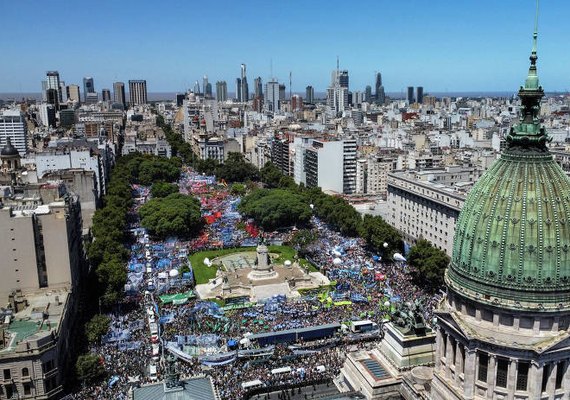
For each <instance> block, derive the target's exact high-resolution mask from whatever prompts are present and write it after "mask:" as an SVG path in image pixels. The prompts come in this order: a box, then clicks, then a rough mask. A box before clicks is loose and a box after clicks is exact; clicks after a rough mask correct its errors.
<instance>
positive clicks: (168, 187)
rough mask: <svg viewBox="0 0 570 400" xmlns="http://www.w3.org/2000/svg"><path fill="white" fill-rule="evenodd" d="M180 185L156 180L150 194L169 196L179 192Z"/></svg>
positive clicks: (155, 196) (153, 195) (154, 196)
mask: <svg viewBox="0 0 570 400" xmlns="http://www.w3.org/2000/svg"><path fill="white" fill-rule="evenodd" d="M178 191H179V188H178V185H176V184H174V183H168V182H156V183H153V184H152V187H151V188H150V194H151V195H152V197H153V198H157V197H167V196H168V195H171V194H173V193H178Z"/></svg>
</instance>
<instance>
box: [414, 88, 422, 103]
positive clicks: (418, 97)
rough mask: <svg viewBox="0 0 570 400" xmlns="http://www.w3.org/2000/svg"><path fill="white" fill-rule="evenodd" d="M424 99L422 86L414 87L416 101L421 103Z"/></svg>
mask: <svg viewBox="0 0 570 400" xmlns="http://www.w3.org/2000/svg"><path fill="white" fill-rule="evenodd" d="M423 101H424V88H423V87H422V86H418V87H417V88H416V103H420V104H422V103H423Z"/></svg>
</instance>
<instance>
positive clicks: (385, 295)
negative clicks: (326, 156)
mask: <svg viewBox="0 0 570 400" xmlns="http://www.w3.org/2000/svg"><path fill="white" fill-rule="evenodd" d="M179 187H180V191H181V192H182V193H186V194H190V195H194V196H196V197H197V198H198V199H199V200H200V203H201V207H202V213H203V216H204V217H205V219H206V222H207V224H206V227H205V229H204V231H203V233H202V234H201V235H200V236H199V237H198V238H195V239H193V240H190V241H181V240H178V239H176V238H170V239H168V240H164V241H157V240H154V239H153V238H151V237H149V235H148V234H147V232H146V231H145V229H144V228H142V227H141V226H140V223H139V220H138V217H137V210H138V208H139V207H140V206H141V205H142V204H144V203H145V202H146V201H147V200H148V199H149V197H150V191H149V188H147V187H141V186H137V187H134V188H133V189H134V193H135V195H134V196H135V198H136V201H135V205H134V207H133V210H132V214H131V218H130V223H131V224H130V228H131V232H132V234H133V236H134V238H135V244H133V245H132V247H131V260H130V261H129V263H128V266H127V268H128V283H127V285H126V293H125V294H126V296H125V300H124V301H123V302H122V303H121V304H120V305H119V306H118V307H117V308H116V309H115V310H114V312H113V313H111V314H109V317H110V318H111V326H110V330H109V332H108V333H107V335H105V336H104V337H102V338H101V342H100V343H97V344H94V345H92V347H91V348H90V351H91V352H93V353H94V354H97V355H99V356H100V358H101V363H102V364H103V366H104V367H105V370H106V371H108V378H107V379H106V381H105V382H102V383H101V384H100V385H97V386H89V387H84V388H83V389H82V390H81V391H80V392H79V393H77V394H76V395H75V398H77V399H124V398H127V397H126V396H127V393H128V392H129V390H130V389H131V388H132V387H134V386H137V385H142V384H146V383H149V382H154V381H158V380H161V379H162V378H163V377H164V371H165V365H164V357H163V356H164V354H165V353H166V352H168V351H169V349H170V348H177V349H180V351H184V352H186V354H188V355H189V356H188V357H184V358H183V359H181V358H179V359H178V361H177V363H176V365H177V370H178V371H179V372H180V373H181V375H182V377H190V376H194V375H197V374H206V375H209V376H210V377H211V378H212V379H213V381H214V383H215V386H216V390H217V391H218V393H219V395H220V397H221V398H222V399H226V398H232V399H234V398H235V399H239V398H245V397H247V394H248V393H249V390H250V389H249V388H247V387H243V385H242V384H243V383H244V382H248V381H253V380H259V381H260V382H261V386H262V387H266V388H270V387H277V386H279V387H282V386H283V385H300V384H303V383H307V384H311V383H312V382H315V381H323V380H330V379H332V378H333V377H334V376H336V375H338V373H339V371H340V367H341V366H342V364H343V362H344V357H345V354H346V350H347V347H348V346H354V341H351V342H350V343H348V342H346V343H345V342H343V341H342V340H340V339H339V338H338V337H337V338H333V339H334V340H335V341H334V346H322V344H323V343H319V345H318V346H316V350H314V351H311V352H310V353H311V354H310V355H307V354H303V353H300V354H296V353H292V352H291V350H290V349H288V348H287V347H286V346H279V345H278V346H277V347H276V348H275V350H274V351H272V354H271V355H265V356H263V357H259V358H255V357H245V358H236V359H235V360H232V362H229V363H226V364H224V365H219V366H211V365H210V366H208V365H204V363H203V362H201V356H203V355H207V354H212V353H214V354H215V353H224V352H228V351H229V350H230V346H228V343H231V342H232V341H233V342H234V343H237V342H239V341H240V339H242V338H244V337H246V336H247V335H249V334H255V333H260V332H271V331H279V330H285V329H292V328H303V327H309V326H316V325H321V324H326V323H330V322H339V323H341V322H346V321H351V320H352V321H354V320H362V319H370V320H372V321H374V322H376V323H377V324H378V325H380V324H381V323H382V321H383V320H384V319H385V318H387V317H388V318H389V315H390V310H391V307H393V305H394V304H397V303H400V302H408V301H414V300H421V301H423V303H424V310H425V315H424V317H425V319H426V321H427V322H428V323H429V322H430V321H431V318H432V315H431V312H432V309H433V306H434V302H435V301H436V300H437V298H436V297H434V296H433V295H429V294H427V293H424V292H423V291H422V290H420V289H418V288H417V287H415V286H414V285H413V284H412V282H411V280H410V278H409V276H408V274H407V271H406V268H407V267H406V265H405V263H401V262H400V263H394V262H389V261H384V260H387V259H388V258H389V255H373V254H370V253H369V252H368V251H367V250H366V247H365V243H364V241H363V240H362V239H359V238H346V237H343V236H342V235H340V234H339V233H338V232H335V231H334V230H332V229H330V228H329V227H328V226H327V225H326V224H325V223H323V222H322V221H320V220H319V219H318V218H316V217H313V218H312V220H311V225H312V228H311V229H312V231H313V233H314V234H315V236H316V238H317V239H316V240H315V241H314V242H313V243H311V244H309V245H308V246H307V247H306V248H305V249H304V251H305V252H306V254H307V255H308V257H307V258H308V259H310V261H311V262H312V263H314V264H315V266H316V267H317V268H318V269H319V270H320V271H321V272H322V273H323V274H324V275H326V276H327V277H328V278H329V279H330V280H331V285H330V286H329V287H327V288H323V289H316V290H313V291H312V292H311V291H309V292H307V293H304V294H303V295H302V296H300V297H298V298H294V299H287V298H284V297H276V298H272V299H268V300H267V301H265V302H259V303H257V304H251V303H244V304H243V306H240V307H225V308H224V307H220V306H219V305H218V304H216V303H214V302H209V301H204V300H200V299H196V298H195V296H194V295H193V292H192V288H193V284H194V283H193V279H192V273H191V266H190V265H189V263H188V255H189V254H190V253H192V252H195V251H198V250H201V249H210V248H220V247H234V246H244V245H245V246H247V245H249V246H251V245H255V244H256V243H257V239H256V237H257V235H258V234H259V231H258V230H257V228H256V227H255V226H254V225H253V224H252V222H251V221H243V220H242V217H241V215H240V214H239V213H238V211H237V204H239V200H240V199H239V197H238V196H236V195H232V194H231V193H230V190H229V189H228V188H227V187H226V185H220V184H218V183H217V182H216V181H215V179H214V178H213V177H205V176H201V175H199V174H196V173H193V172H192V171H191V170H186V171H185V172H184V173H183V174H182V178H181V180H180V182H179ZM291 234H292V233H291V232H282V233H277V232H275V233H271V234H270V235H271V237H272V240H274V241H276V242H280V241H281V242H283V241H285V242H286V241H287V240H289V239H290V237H291ZM382 258H384V260H383V259H382ZM168 295H181V297H180V298H176V299H175V300H172V298H171V297H168ZM167 298H168V299H167ZM330 343H333V342H330ZM325 344H326V341H325ZM252 345H253V346H255V343H253V344H252ZM356 345H357V346H359V345H365V342H364V341H363V342H362V343H358V340H356ZM149 366H154V367H155V368H156V374H155V375H153V374H152V373H151V369H150V368H149ZM319 366H324V367H325V368H324V369H323V368H318V367H319ZM281 367H288V368H290V370H291V371H290V372H287V373H283V374H273V373H272V372H271V371H273V370H274V369H276V368H281ZM257 389H258V388H257Z"/></svg>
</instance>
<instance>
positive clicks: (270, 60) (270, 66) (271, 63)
mask: <svg viewBox="0 0 570 400" xmlns="http://www.w3.org/2000/svg"><path fill="white" fill-rule="evenodd" d="M269 71H270V72H269V73H270V74H271V76H270V78H271V80H272V81H274V80H275V78H274V77H273V58H270V59H269Z"/></svg>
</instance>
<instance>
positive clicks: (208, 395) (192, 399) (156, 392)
mask: <svg viewBox="0 0 570 400" xmlns="http://www.w3.org/2000/svg"><path fill="white" fill-rule="evenodd" d="M133 399H134V400H217V399H218V397H217V396H216V392H215V391H214V387H213V385H212V382H211V381H210V379H209V378H192V379H186V380H182V381H181V387H179V388H172V389H169V388H167V387H166V385H165V384H164V383H162V382H161V383H155V384H151V385H145V386H142V387H140V388H136V389H134V391H133Z"/></svg>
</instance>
